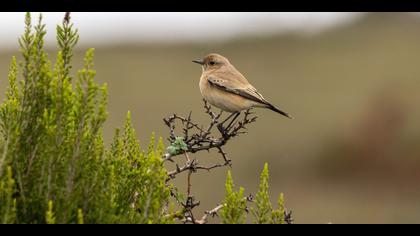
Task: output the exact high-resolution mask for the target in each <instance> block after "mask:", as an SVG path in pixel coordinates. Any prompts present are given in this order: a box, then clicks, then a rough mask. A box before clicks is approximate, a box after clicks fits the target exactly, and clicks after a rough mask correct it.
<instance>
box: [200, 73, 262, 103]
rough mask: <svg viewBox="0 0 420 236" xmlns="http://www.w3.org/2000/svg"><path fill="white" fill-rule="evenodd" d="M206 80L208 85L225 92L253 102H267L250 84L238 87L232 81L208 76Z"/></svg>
mask: <svg viewBox="0 0 420 236" xmlns="http://www.w3.org/2000/svg"><path fill="white" fill-rule="evenodd" d="M207 81H208V82H209V84H210V85H212V86H214V87H216V88H218V89H220V90H223V91H225V92H228V93H233V94H236V95H239V96H241V97H244V98H247V99H249V100H252V101H255V102H259V103H263V104H269V103H268V102H267V101H266V100H265V99H264V98H263V96H262V95H261V94H260V93H258V92H257V90H256V89H255V88H254V87H253V86H252V85H250V84H248V85H245V86H242V87H238V86H234V85H233V84H232V82H230V81H228V80H225V79H221V78H215V77H208V78H207Z"/></svg>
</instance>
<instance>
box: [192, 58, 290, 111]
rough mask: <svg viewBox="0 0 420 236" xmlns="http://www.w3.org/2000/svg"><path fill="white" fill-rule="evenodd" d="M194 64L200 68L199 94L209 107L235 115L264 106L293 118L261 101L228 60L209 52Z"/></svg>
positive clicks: (258, 94) (259, 96)
mask: <svg viewBox="0 0 420 236" xmlns="http://www.w3.org/2000/svg"><path fill="white" fill-rule="evenodd" d="M193 62H195V63H198V64H200V65H201V66H202V69H203V73H202V75H201V78H200V83H199V86H200V91H201V95H202V96H203V98H204V99H205V100H206V101H207V102H209V103H210V104H212V105H214V106H216V107H218V108H220V109H221V110H223V111H227V112H231V113H233V114H236V115H239V113H240V112H241V111H242V110H247V109H250V108H252V107H263V108H268V109H270V110H272V111H275V112H277V113H280V114H282V115H283V116H286V117H288V118H292V117H291V116H290V115H289V114H288V113H286V112H284V111H282V110H280V109H278V108H277V107H275V106H273V105H272V104H271V103H269V102H268V101H267V100H266V99H264V97H263V96H262V95H261V94H260V93H259V92H258V91H257V89H255V88H254V86H252V85H251V84H250V83H249V82H248V80H247V79H246V78H245V77H244V76H243V75H242V74H241V73H240V72H239V71H238V70H237V69H236V68H235V67H234V66H233V65H232V64H230V62H229V60H228V59H227V58H225V57H223V56H221V55H219V54H215V53H212V54H209V55H207V56H206V57H204V58H203V59H200V60H193ZM233 114H232V115H233ZM235 118H236V117H235Z"/></svg>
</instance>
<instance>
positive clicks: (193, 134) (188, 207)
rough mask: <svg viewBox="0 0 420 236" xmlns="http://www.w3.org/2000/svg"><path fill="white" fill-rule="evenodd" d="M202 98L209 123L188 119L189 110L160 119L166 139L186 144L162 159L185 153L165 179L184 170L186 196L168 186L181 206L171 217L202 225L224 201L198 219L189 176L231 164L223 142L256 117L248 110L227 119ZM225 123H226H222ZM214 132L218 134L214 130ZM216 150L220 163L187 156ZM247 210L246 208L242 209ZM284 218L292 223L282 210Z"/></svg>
mask: <svg viewBox="0 0 420 236" xmlns="http://www.w3.org/2000/svg"><path fill="white" fill-rule="evenodd" d="M203 101H204V110H205V113H206V114H208V115H209V117H210V122H209V124H208V125H206V126H204V125H201V124H199V123H197V122H195V121H193V120H192V118H191V112H190V113H189V114H188V116H187V117H183V116H179V115H177V114H173V115H172V116H169V117H168V118H164V119H163V121H164V122H165V125H166V126H168V128H169V138H168V141H169V142H170V143H171V144H173V143H175V141H176V140H177V139H179V137H182V141H183V143H184V144H185V147H184V148H183V149H182V151H179V152H177V153H170V152H168V153H166V154H165V155H164V157H163V159H164V162H166V161H171V162H175V161H174V160H173V158H174V157H176V156H180V155H184V156H185V163H184V164H182V165H181V166H180V165H178V164H177V163H175V169H174V170H172V171H169V172H168V179H167V180H166V183H167V184H168V183H169V181H171V180H172V179H175V178H176V176H177V175H179V174H181V173H183V172H187V198H186V199H185V200H183V199H182V198H181V197H180V194H179V193H178V192H177V191H178V190H177V189H176V188H171V196H172V197H173V198H174V199H175V202H176V203H177V204H178V205H179V206H181V208H182V209H181V210H180V211H178V212H176V213H175V214H174V216H175V217H176V218H178V219H180V220H181V221H182V222H184V223H192V224H205V223H207V222H208V219H209V217H214V216H217V213H218V212H219V211H220V210H221V209H222V208H223V207H224V206H223V204H219V205H217V206H216V207H215V208H213V209H211V210H209V211H205V212H204V215H203V216H202V217H201V218H199V219H197V218H195V217H194V214H193V211H192V210H193V209H194V208H195V207H197V206H199V205H200V201H196V199H195V197H194V196H193V194H192V189H191V188H192V183H191V177H192V175H193V174H194V173H196V172H197V171H198V170H206V171H211V170H213V169H216V168H220V167H225V166H229V167H230V166H231V164H232V163H231V160H229V159H228V157H227V154H226V152H224V151H223V147H224V145H226V143H227V142H228V141H229V140H230V139H231V138H233V137H236V136H238V135H240V134H245V133H247V132H246V130H247V128H246V126H247V125H249V124H251V123H253V122H255V121H256V119H257V117H256V116H253V113H251V112H250V110H247V111H245V112H243V116H242V118H239V119H238V117H239V113H234V114H231V115H230V116H229V117H228V118H227V119H226V120H221V116H222V111H220V112H219V113H215V112H213V111H212V109H211V106H210V105H209V104H208V103H207V102H206V101H205V100H203ZM225 123H227V124H228V125H225ZM177 124H181V128H180V129H181V130H182V133H181V135H177V133H176V127H177ZM215 127H217V130H218V133H219V135H217V136H216V135H215V134H213V131H214V128H215ZM216 134H217V133H216ZM212 149H216V150H217V152H218V153H219V154H220V156H221V157H222V159H223V163H215V164H213V165H210V166H204V165H201V164H200V163H199V162H198V161H197V159H196V158H192V157H190V156H189V153H191V154H194V153H196V152H200V151H208V152H209V151H210V150H212ZM246 200H247V202H252V201H253V196H252V195H249V196H248V197H246ZM245 210H247V209H245ZM285 221H286V222H287V223H291V221H292V219H291V215H290V213H287V211H286V212H285Z"/></svg>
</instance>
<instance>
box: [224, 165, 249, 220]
mask: <svg viewBox="0 0 420 236" xmlns="http://www.w3.org/2000/svg"><path fill="white" fill-rule="evenodd" d="M234 187H235V186H234V184H233V180H232V175H231V173H230V171H228V174H227V178H226V197H225V200H224V201H223V206H224V207H223V208H222V210H221V214H220V216H221V219H222V223H223V224H243V223H245V221H246V198H244V189H243V188H242V187H241V188H239V191H238V192H236V191H235V190H234Z"/></svg>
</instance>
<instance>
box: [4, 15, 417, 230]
mask: <svg viewBox="0 0 420 236" xmlns="http://www.w3.org/2000/svg"><path fill="white" fill-rule="evenodd" d="M63 15H64V13H45V14H43V16H44V20H45V22H46V24H47V29H48V35H47V47H48V49H49V55H50V58H51V59H54V57H55V54H56V49H57V46H56V45H55V44H54V42H55V25H56V24H60V23H61V21H62V17H63ZM36 16H37V14H33V17H34V18H35V17H36ZM72 21H73V22H74V24H75V26H76V27H77V28H78V29H79V32H80V44H79V46H78V47H77V52H76V53H75V58H74V61H75V66H74V72H76V70H77V69H78V68H80V67H81V66H82V62H83V61H82V57H83V54H84V50H85V49H86V48H89V47H94V48H96V51H95V55H96V56H95V66H96V70H97V81H99V82H101V83H102V82H106V83H108V87H109V106H108V111H109V118H108V121H107V123H106V125H107V126H106V129H105V136H106V140H107V142H108V143H109V141H110V140H111V137H112V135H113V132H114V129H115V128H116V127H120V126H122V124H123V122H124V118H125V116H126V113H127V111H128V110H130V111H131V113H132V117H133V121H134V125H135V128H136V130H137V133H138V137H139V139H140V142H141V144H142V146H143V147H146V146H147V142H148V140H149V137H150V135H151V133H152V132H155V133H156V135H157V136H162V137H164V138H166V137H167V136H168V130H167V129H166V127H165V126H164V124H163V122H162V118H163V117H166V116H169V115H171V114H173V113H177V114H180V115H182V114H184V115H187V114H188V113H189V112H190V111H192V117H193V119H196V120H197V121H199V122H202V123H206V122H208V120H207V117H206V115H205V114H203V106H202V101H201V95H200V92H199V89H198V80H199V77H200V74H201V68H200V67H199V66H198V65H196V64H193V63H192V62H191V60H192V59H196V58H200V57H203V56H205V55H206V54H208V53H211V52H216V53H220V54H222V55H224V56H226V57H228V58H229V59H230V61H231V62H232V63H233V64H234V65H235V66H236V68H237V69H239V70H240V71H241V72H242V73H243V74H244V75H245V76H246V77H247V78H248V80H250V81H251V82H252V83H253V84H254V86H255V87H256V88H258V90H259V91H260V92H261V93H262V94H264V96H265V97H266V98H267V99H268V100H270V101H271V102H272V103H274V104H276V105H277V106H279V107H280V108H282V109H283V110H285V111H287V112H289V113H291V114H292V115H293V116H294V117H295V119H294V120H288V119H286V118H283V117H281V116H279V115H278V114H276V113H274V112H271V111H268V110H262V109H256V110H255V111H256V112H257V114H258V116H259V118H258V121H257V122H256V123H254V124H253V125H251V126H250V127H249V133H248V134H247V135H243V136H239V137H237V138H235V139H233V140H232V141H231V142H230V143H228V145H227V147H226V148H225V150H226V151H227V152H228V155H229V157H230V158H231V159H232V161H233V169H232V172H233V177H234V182H235V184H236V186H243V187H244V188H245V192H246V193H247V194H248V193H256V191H257V189H258V183H259V174H260V172H261V171H262V168H263V165H264V163H265V162H268V163H269V169H270V188H271V190H270V191H271V194H272V195H271V197H272V201H273V203H275V202H277V201H276V200H277V196H278V194H279V193H281V192H283V193H284V194H285V200H286V207H287V208H288V209H289V210H292V211H293V215H294V218H295V222H296V223H330V222H331V223H420V184H419V182H418V180H419V178H420V145H419V143H420V122H419V121H420V108H419V105H420V53H419V52H420V17H419V15H418V14H414V13H72ZM23 29H24V13H1V14H0V98H1V99H3V98H4V92H5V89H6V87H7V73H8V65H9V62H10V59H11V57H12V55H19V52H18V43H17V38H18V37H19V36H20V35H21V33H22V32H23ZM19 56H20V55H19ZM166 144H167V145H168V143H166ZM197 158H198V159H199V161H200V162H201V163H203V164H204V163H214V162H215V161H218V160H219V159H218V158H219V156H218V154H217V153H216V152H211V153H209V154H205V153H204V154H200V155H197ZM168 168H170V169H172V168H174V166H173V165H171V164H168ZM226 172H227V169H216V170H215V171H213V173H207V172H199V173H198V174H196V176H195V177H194V178H193V180H192V184H193V194H194V195H195V196H196V197H197V199H199V200H200V201H201V206H200V208H199V209H198V210H197V211H196V212H197V214H198V215H201V214H202V212H203V211H204V210H207V209H210V208H213V207H214V206H216V205H217V204H218V203H219V201H220V200H221V199H222V198H223V196H224V191H225V189H224V182H225V178H226ZM177 183H178V185H179V186H181V189H182V188H184V187H185V186H184V185H186V176H185V175H183V176H180V177H179V178H178V179H177Z"/></svg>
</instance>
